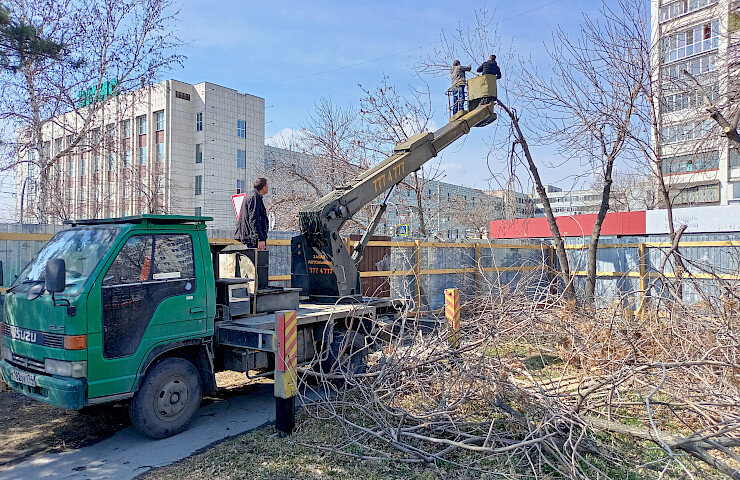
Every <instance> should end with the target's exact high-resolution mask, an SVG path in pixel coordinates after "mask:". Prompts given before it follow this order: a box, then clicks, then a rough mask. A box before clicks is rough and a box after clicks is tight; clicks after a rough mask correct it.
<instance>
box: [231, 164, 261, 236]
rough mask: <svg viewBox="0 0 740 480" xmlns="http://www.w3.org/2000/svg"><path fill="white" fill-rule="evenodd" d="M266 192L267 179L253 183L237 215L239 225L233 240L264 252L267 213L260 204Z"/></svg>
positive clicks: (259, 179)
mask: <svg viewBox="0 0 740 480" xmlns="http://www.w3.org/2000/svg"><path fill="white" fill-rule="evenodd" d="M267 191H268V186H267V179H266V178H258V179H257V180H255V181H254V190H252V191H251V192H249V193H247V196H246V197H244V203H242V209H241V213H239V223H238V224H237V226H236V234H235V235H234V238H236V239H237V240H239V241H240V242H242V243H243V244H244V245H246V246H248V247H249V248H256V249H258V250H265V249H266V248H267V229H268V227H269V223H268V221H267V211H266V210H265V204H264V203H263V202H262V196H263V195H265V194H266V193H267Z"/></svg>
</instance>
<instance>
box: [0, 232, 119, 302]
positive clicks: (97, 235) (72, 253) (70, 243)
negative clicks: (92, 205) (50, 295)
mask: <svg viewBox="0 0 740 480" xmlns="http://www.w3.org/2000/svg"><path fill="white" fill-rule="evenodd" d="M118 233H119V230H118V229H117V228H79V229H76V228H72V229H69V230H65V231H63V232H59V233H57V234H56V235H54V237H53V238H52V239H51V240H49V243H47V244H46V245H45V246H44V248H42V249H41V251H39V253H37V254H36V256H35V257H34V259H33V260H31V262H30V263H29V264H28V265H27V266H26V268H24V269H23V271H22V272H21V274H20V275H19V276H18V278H17V279H16V280H15V281H14V282H13V285H12V286H11V287H10V288H11V289H12V290H13V291H15V292H18V293H20V292H22V291H26V290H28V289H30V288H31V287H33V286H34V285H36V284H39V283H43V282H44V281H45V270H46V262H47V261H48V260H49V259H51V258H60V259H62V260H64V264H65V269H66V281H67V288H66V289H65V290H64V294H65V295H77V294H78V293H80V290H81V289H82V287H83V286H84V285H85V282H86V281H87V279H88V277H89V276H90V274H91V273H92V271H93V270H95V267H96V266H97V265H98V262H100V259H101V258H103V255H105V252H107V251H108V248H110V246H111V244H112V243H113V241H114V240H115V239H116V237H117V236H118Z"/></svg>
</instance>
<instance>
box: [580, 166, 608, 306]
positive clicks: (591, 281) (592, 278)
mask: <svg viewBox="0 0 740 480" xmlns="http://www.w3.org/2000/svg"><path fill="white" fill-rule="evenodd" d="M613 168H614V157H613V156H612V157H609V158H608V159H607V162H606V170H605V171H604V188H603V189H602V191H601V205H600V206H599V213H598V215H596V221H595V222H594V229H593V231H592V232H591V241H589V242H588V272H587V276H586V298H585V299H584V300H585V304H586V305H593V303H594V291H595V290H596V254H597V252H598V251H599V238H600V237H601V225H602V224H603V223H604V218H605V217H606V212H608V211H609V196H610V195H611V190H612V181H613V180H612V169H613Z"/></svg>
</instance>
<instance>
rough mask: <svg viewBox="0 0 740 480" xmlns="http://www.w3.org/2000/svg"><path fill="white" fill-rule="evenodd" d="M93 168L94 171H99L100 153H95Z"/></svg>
mask: <svg viewBox="0 0 740 480" xmlns="http://www.w3.org/2000/svg"><path fill="white" fill-rule="evenodd" d="M93 168H94V169H95V170H94V171H95V173H100V155H95V157H94V158H93Z"/></svg>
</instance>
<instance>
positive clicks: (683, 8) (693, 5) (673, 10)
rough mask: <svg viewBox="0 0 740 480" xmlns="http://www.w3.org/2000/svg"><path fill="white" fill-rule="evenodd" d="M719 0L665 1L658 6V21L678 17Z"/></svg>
mask: <svg viewBox="0 0 740 480" xmlns="http://www.w3.org/2000/svg"><path fill="white" fill-rule="evenodd" d="M718 1H719V0H678V1H677V2H672V3H667V4H665V5H663V6H662V7H660V21H661V22H665V21H667V20H671V19H673V18H676V17H679V16H681V15H684V14H686V13H691V12H693V11H695V10H699V9H700V8H704V7H706V6H707V5H714V4H715V3H717V2H718Z"/></svg>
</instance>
